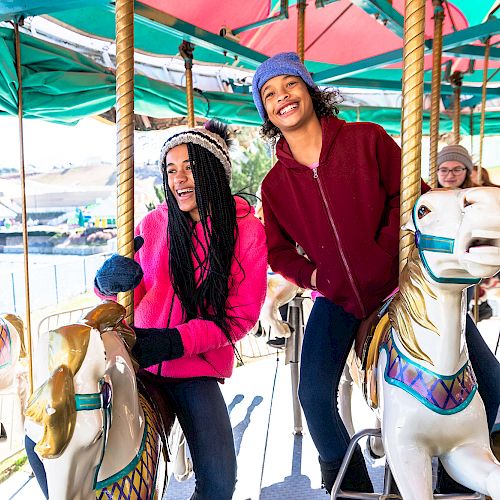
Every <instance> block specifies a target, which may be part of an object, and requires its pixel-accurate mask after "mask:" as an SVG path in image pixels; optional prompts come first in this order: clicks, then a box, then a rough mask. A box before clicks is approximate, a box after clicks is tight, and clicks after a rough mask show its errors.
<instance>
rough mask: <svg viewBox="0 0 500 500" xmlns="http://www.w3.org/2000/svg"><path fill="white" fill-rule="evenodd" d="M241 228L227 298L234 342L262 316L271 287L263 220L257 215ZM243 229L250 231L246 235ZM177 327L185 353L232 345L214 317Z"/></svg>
mask: <svg viewBox="0 0 500 500" xmlns="http://www.w3.org/2000/svg"><path fill="white" fill-rule="evenodd" d="M252 217H253V216H252ZM239 230H240V234H239V236H238V241H237V243H236V249H237V250H236V251H235V257H236V258H235V259H234V260H233V264H232V266H231V270H232V272H231V278H230V282H229V295H228V298H227V314H228V317H229V320H230V331H229V333H230V336H231V338H232V340H233V342H237V341H238V340H240V339H241V338H243V337H244V336H245V335H246V334H247V333H248V332H249V331H250V330H251V329H252V327H253V326H254V325H255V323H256V322H257V320H258V319H259V314H260V310H261V308H262V304H263V303H264V298H265V295H266V289H267V263H266V256H267V252H266V239H265V234H264V228H263V227H262V223H261V222H260V221H259V220H258V219H257V218H254V220H252V221H251V223H248V221H247V223H246V224H245V225H244V226H243V227H241V226H240V228H239ZM243 231H245V232H246V234H242V232H243ZM240 245H241V246H240ZM176 328H177V330H179V333H180V334H181V337H182V343H183V345H184V356H193V355H196V354H201V353H205V352H208V351H211V350H213V349H219V348H220V347H223V346H226V345H229V341H228V339H227V337H226V336H225V335H224V332H223V331H222V330H221V328H219V327H218V326H217V325H216V324H215V323H214V322H213V321H210V320H205V319H192V320H190V321H188V322H186V323H183V324H181V325H177V326H176Z"/></svg>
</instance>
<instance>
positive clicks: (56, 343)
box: [26, 302, 190, 500]
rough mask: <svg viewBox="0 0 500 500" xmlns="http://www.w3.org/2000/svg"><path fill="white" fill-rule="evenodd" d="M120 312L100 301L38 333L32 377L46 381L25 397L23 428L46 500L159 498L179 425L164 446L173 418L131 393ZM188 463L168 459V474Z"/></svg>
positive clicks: (128, 336) (130, 336) (131, 338)
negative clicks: (42, 476)
mask: <svg viewBox="0 0 500 500" xmlns="http://www.w3.org/2000/svg"><path fill="white" fill-rule="evenodd" d="M124 315H125V309H124V308H123V307H122V306H121V305H119V304H117V303H115V302H105V303H103V304H100V305H99V306H97V307H96V308H95V309H93V310H91V311H90V312H89V313H88V314H87V315H86V316H85V318H84V319H83V320H82V321H81V322H80V323H78V324H73V325H68V326H63V327H60V328H58V329H56V330H54V331H51V332H49V333H48V334H47V335H45V336H42V337H41V338H40V341H39V345H38V350H37V356H36V363H37V366H36V375H37V380H45V382H44V383H43V384H42V385H41V386H40V387H38V389H36V391H35V392H34V394H33V395H32V397H31V398H30V401H29V403H28V407H27V410H26V429H27V434H28V436H29V437H30V438H31V439H33V440H34V441H35V442H37V445H36V447H35V451H36V452H37V454H38V455H39V456H40V458H41V459H42V462H43V465H44V468H45V471H46V474H47V483H48V490H49V497H50V499H51V500H63V499H69V498H71V499H72V500H90V499H96V498H98V499H104V498H106V499H107V498H118V497H119V498H126V499H127V500H135V499H137V500H139V499H144V498H148V499H150V498H151V499H152V498H162V494H163V490H164V487H165V485H166V480H165V478H166V462H165V458H166V457H167V456H168V455H170V457H176V455H175V450H177V449H178V448H179V447H182V446H183V442H179V440H181V439H183V437H182V434H180V433H179V432H178V428H176V427H177V426H178V424H174V432H171V433H170V435H169V439H168V442H167V443H166V445H165V440H164V439H163V437H164V432H166V433H168V431H169V427H171V426H172V424H173V415H171V419H170V421H167V420H169V417H168V416H167V417H166V418H165V414H164V413H162V412H160V411H158V406H156V405H155V403H154V402H152V401H151V400H149V399H146V398H145V397H143V395H142V394H139V393H138V390H137V383H136V377H135V373H134V366H133V364H132V361H131V358H130V355H129V347H130V346H132V345H133V342H135V335H134V333H133V331H132V330H131V329H130V328H129V327H128V326H126V324H125V323H124V322H123V318H124ZM163 426H165V427H167V428H166V429H163V428H162V427H163ZM167 448H168V449H167ZM182 451H184V450H183V449H182ZM167 452H168V453H167ZM180 456H182V457H183V456H184V455H183V454H181V455H180ZM184 466H185V467H184ZM188 468H189V464H187V463H184V464H180V463H179V464H175V466H174V472H179V473H180V474H179V475H180V476H181V475H182V472H181V471H182V470H184V472H185V473H186V475H185V477H187V476H188V475H189V473H190V470H187V469H188ZM179 479H182V477H179Z"/></svg>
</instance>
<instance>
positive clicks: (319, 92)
mask: <svg viewBox="0 0 500 500" xmlns="http://www.w3.org/2000/svg"><path fill="white" fill-rule="evenodd" d="M306 87H307V91H308V92H309V95H310V96H311V99H312V103H313V108H314V111H315V113H316V116H317V117H318V118H321V117H322V116H337V115H338V113H339V108H338V105H339V104H340V103H341V102H342V96H341V95H340V92H339V91H338V90H337V89H332V88H326V89H320V88H312V87H310V86H309V85H306ZM260 134H261V136H262V137H263V138H264V139H267V140H268V141H269V142H271V143H276V142H277V141H278V139H279V138H280V136H281V131H280V129H279V128H278V127H277V126H276V125H273V123H272V122H271V120H270V119H269V118H266V121H265V122H264V123H263V125H262V127H261V128H260Z"/></svg>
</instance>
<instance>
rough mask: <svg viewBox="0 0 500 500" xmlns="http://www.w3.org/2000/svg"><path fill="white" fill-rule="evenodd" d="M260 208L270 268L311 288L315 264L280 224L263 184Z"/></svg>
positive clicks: (294, 281)
mask: <svg viewBox="0 0 500 500" xmlns="http://www.w3.org/2000/svg"><path fill="white" fill-rule="evenodd" d="M262 208H263V210H264V225H265V228H266V237H267V249H268V260H269V265H270V266H271V269H272V270H273V271H274V272H276V273H279V274H281V275H282V276H283V277H284V278H286V279H287V280H289V281H291V282H292V283H295V284H296V285H297V286H299V287H301V288H311V275H312V273H313V271H314V270H315V269H316V266H315V265H314V264H313V263H312V262H311V261H310V260H309V259H307V258H306V257H304V256H303V255H300V254H299V253H298V252H297V246H296V244H295V242H294V241H293V240H292V238H290V236H288V234H287V233H286V232H285V231H284V230H283V228H282V227H281V226H280V224H279V222H278V220H277V218H276V217H275V216H274V212H273V210H272V208H271V205H270V202H269V196H268V193H267V192H266V189H265V186H264V185H263V186H262Z"/></svg>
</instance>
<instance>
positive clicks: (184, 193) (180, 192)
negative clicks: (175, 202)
mask: <svg viewBox="0 0 500 500" xmlns="http://www.w3.org/2000/svg"><path fill="white" fill-rule="evenodd" d="M175 192H176V193H177V196H178V197H179V198H180V199H181V200H182V199H185V198H189V196H190V195H191V194H192V193H194V189H193V188H184V189H177V190H176V191H175Z"/></svg>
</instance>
